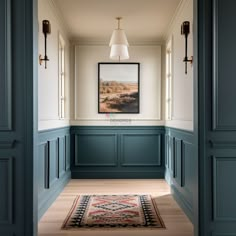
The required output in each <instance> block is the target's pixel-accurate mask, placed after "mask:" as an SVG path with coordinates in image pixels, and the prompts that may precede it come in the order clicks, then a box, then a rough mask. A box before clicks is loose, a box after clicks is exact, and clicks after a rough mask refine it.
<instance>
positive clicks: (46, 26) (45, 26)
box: [39, 20, 51, 69]
mask: <svg viewBox="0 0 236 236" xmlns="http://www.w3.org/2000/svg"><path fill="white" fill-rule="evenodd" d="M50 33H51V24H50V22H49V21H48V20H43V34H44V47H45V55H44V58H43V57H42V55H39V64H40V65H42V63H43V61H45V69H47V61H49V59H48V56H47V35H48V34H50Z"/></svg>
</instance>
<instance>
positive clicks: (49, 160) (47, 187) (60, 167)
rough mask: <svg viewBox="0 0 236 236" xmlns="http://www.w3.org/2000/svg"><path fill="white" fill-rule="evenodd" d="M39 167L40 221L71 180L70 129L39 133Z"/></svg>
mask: <svg viewBox="0 0 236 236" xmlns="http://www.w3.org/2000/svg"><path fill="white" fill-rule="evenodd" d="M37 167H38V170H37V174H38V217H39V219H40V218H41V216H42V215H43V214H44V212H45V211H46V210H47V209H48V207H49V206H50V205H51V204H52V203H53V201H55V199H56V197H57V196H58V195H59V193H60V192H61V191H62V190H63V188H64V187H65V185H66V184H67V183H68V181H69V179H70V178H71V172H70V128H69V127H67V128H58V129H52V130H45V131H41V132H39V136H38V160H37Z"/></svg>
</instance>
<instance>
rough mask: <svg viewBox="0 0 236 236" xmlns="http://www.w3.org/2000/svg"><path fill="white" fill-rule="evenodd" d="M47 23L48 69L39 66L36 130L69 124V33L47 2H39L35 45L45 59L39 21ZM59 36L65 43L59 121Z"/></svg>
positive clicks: (50, 4) (47, 0) (45, 0)
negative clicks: (63, 93) (62, 111)
mask: <svg viewBox="0 0 236 236" xmlns="http://www.w3.org/2000/svg"><path fill="white" fill-rule="evenodd" d="M43 20H49V21H50V23H51V34H50V35H48V37H47V55H48V58H49V60H50V61H49V62H48V63H47V65H48V66H47V69H45V68H44V63H43V64H42V65H41V66H40V65H39V67H38V116H39V124H38V127H39V130H43V129H51V128H57V127H62V126H67V125H69V100H70V94H69V79H70V68H69V59H70V58H69V55H70V54H69V52H70V50H69V47H70V44H69V41H68V34H67V31H66V30H65V28H64V27H63V23H62V22H61V21H60V16H58V14H57V11H56V9H55V8H54V6H53V4H52V3H51V1H49V0H39V1H38V21H39V32H38V35H39V37H38V40H39V41H38V43H39V45H38V46H39V54H41V55H42V56H43V57H44V35H43V33H42V21H43ZM59 34H61V35H62V37H63V39H64V40H65V43H66V47H65V81H66V82H65V98H66V99H65V103H66V106H65V107H66V111H65V116H66V118H65V119H64V120H60V119H59V106H58V101H59V96H58V91H59V84H58V80H59V75H58V61H59V58H58V55H59V54H58V45H59Z"/></svg>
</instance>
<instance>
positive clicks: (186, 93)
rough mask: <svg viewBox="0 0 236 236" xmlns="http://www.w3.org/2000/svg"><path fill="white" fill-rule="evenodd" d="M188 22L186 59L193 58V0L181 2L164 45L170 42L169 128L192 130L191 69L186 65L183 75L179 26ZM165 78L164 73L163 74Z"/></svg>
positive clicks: (183, 46) (183, 38) (181, 37)
mask: <svg viewBox="0 0 236 236" xmlns="http://www.w3.org/2000/svg"><path fill="white" fill-rule="evenodd" d="M184 21H190V34H189V36H188V57H190V56H193V0H183V1H182V4H181V5H180V7H179V10H178V12H177V14H176V16H175V17H174V18H173V23H172V25H171V27H170V29H169V33H168V37H167V40H166V44H167V43H168V42H169V40H170V39H171V40H172V55H173V61H172V62H173V64H172V65H173V68H172V70H173V91H172V97H173V101H172V103H173V104H172V120H171V121H166V125H167V126H169V127H176V128H180V129H187V130H193V67H192V66H191V65H190V63H188V74H187V75H186V74H185V63H184V62H183V59H184V56H185V37H184V36H183V35H181V33H180V32H181V31H180V29H181V24H182V23H183V22H184ZM163 61H164V60H163ZM163 74H164V76H165V73H163Z"/></svg>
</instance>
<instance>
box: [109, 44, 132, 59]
mask: <svg viewBox="0 0 236 236" xmlns="http://www.w3.org/2000/svg"><path fill="white" fill-rule="evenodd" d="M110 58H111V59H113V60H126V59H129V51H128V46H127V45H124V44H113V45H111V52H110Z"/></svg>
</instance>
